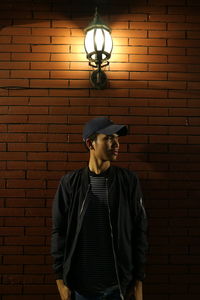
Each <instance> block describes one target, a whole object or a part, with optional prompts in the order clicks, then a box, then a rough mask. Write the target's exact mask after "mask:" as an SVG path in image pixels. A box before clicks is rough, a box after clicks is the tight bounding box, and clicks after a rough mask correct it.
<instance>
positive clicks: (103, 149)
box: [83, 117, 128, 161]
mask: <svg viewBox="0 0 200 300" xmlns="http://www.w3.org/2000/svg"><path fill="white" fill-rule="evenodd" d="M127 132H128V129H127V127H126V126H125V125H117V124H114V123H113V122H112V121H111V120H109V119H108V118H106V117H99V118H95V119H92V120H90V121H89V122H88V123H87V124H86V125H85V127H84V129H83V142H84V144H85V146H86V148H87V150H88V151H90V154H92V155H95V157H97V158H99V159H101V160H103V161H105V160H109V161H112V160H115V159H116V158H117V155H118V150H119V138H118V137H119V136H121V135H126V134H127Z"/></svg>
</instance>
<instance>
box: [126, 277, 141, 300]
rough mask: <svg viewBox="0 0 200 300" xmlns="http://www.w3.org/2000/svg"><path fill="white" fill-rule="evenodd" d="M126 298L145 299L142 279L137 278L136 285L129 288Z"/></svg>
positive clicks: (129, 299) (130, 299)
mask: <svg viewBox="0 0 200 300" xmlns="http://www.w3.org/2000/svg"><path fill="white" fill-rule="evenodd" d="M125 299H126V300H132V299H134V300H143V296H142V281H139V280H137V281H136V283H135V286H134V287H131V288H129V290H128V291H127V294H126V298H125Z"/></svg>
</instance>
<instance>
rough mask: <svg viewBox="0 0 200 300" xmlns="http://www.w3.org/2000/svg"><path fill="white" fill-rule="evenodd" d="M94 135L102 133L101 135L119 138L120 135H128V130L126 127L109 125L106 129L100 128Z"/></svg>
mask: <svg viewBox="0 0 200 300" xmlns="http://www.w3.org/2000/svg"><path fill="white" fill-rule="evenodd" d="M96 133H103V134H114V133H116V134H118V135H119V136H122V135H127V133H128V128H127V126H126V125H115V124H113V125H110V126H108V127H105V128H102V129H100V130H98V131H96Z"/></svg>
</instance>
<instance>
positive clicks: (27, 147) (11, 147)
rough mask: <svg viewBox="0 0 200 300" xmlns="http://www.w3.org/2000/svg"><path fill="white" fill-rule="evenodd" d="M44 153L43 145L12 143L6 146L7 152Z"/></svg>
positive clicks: (44, 147)
mask: <svg viewBox="0 0 200 300" xmlns="http://www.w3.org/2000/svg"><path fill="white" fill-rule="evenodd" d="M20 150H21V151H46V145H45V144H44V143H12V144H9V145H8V151H20Z"/></svg>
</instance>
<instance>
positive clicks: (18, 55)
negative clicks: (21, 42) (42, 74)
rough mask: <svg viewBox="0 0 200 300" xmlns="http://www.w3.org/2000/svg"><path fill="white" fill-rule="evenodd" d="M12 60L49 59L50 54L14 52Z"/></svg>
mask: <svg viewBox="0 0 200 300" xmlns="http://www.w3.org/2000/svg"><path fill="white" fill-rule="evenodd" d="M12 60H14V61H49V60H50V54H48V53H45V54H44V53H13V54H12Z"/></svg>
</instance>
